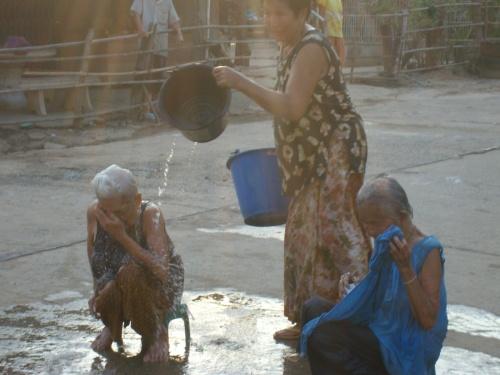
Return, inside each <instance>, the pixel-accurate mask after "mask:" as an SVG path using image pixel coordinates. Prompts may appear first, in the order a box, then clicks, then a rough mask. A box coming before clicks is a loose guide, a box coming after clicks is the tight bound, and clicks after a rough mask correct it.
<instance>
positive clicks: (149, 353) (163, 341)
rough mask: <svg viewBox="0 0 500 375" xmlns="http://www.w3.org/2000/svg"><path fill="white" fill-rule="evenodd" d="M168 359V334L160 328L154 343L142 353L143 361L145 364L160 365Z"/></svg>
mask: <svg viewBox="0 0 500 375" xmlns="http://www.w3.org/2000/svg"><path fill="white" fill-rule="evenodd" d="M168 359H169V355H168V332H167V331H166V330H165V328H163V327H162V328H161V332H160V334H159V335H158V338H157V339H156V341H154V342H153V343H152V344H151V346H150V347H149V348H148V349H147V350H146V352H145V353H144V357H143V361H144V362H145V363H160V362H167V361H168Z"/></svg>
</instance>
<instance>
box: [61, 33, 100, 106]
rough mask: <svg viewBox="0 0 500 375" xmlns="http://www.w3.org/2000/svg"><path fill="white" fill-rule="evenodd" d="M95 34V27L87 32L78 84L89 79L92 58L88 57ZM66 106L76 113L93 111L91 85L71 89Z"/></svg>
mask: <svg viewBox="0 0 500 375" xmlns="http://www.w3.org/2000/svg"><path fill="white" fill-rule="evenodd" d="M94 36H95V31H94V29H90V30H89V32H88V33H87V36H86V38H85V44H84V46H83V53H82V62H81V64H80V76H79V77H78V79H77V81H76V83H77V84H83V83H85V81H86V80H87V73H88V71H89V66H90V60H89V59H87V57H88V56H89V55H90V54H91V51H92V40H93V39H94ZM66 108H67V109H68V110H72V111H73V112H76V113H82V112H92V111H93V110H94V108H93V106H92V102H91V100H90V90H89V87H88V86H85V87H81V86H78V87H76V88H75V89H73V90H71V92H70V94H69V96H68V99H67V101H66Z"/></svg>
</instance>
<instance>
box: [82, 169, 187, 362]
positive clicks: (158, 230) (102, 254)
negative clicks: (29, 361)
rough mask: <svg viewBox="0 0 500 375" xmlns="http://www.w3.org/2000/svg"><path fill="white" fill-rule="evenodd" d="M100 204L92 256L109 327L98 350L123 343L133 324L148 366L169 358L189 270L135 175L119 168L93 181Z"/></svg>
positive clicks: (95, 308) (98, 307)
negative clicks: (174, 311) (170, 315)
mask: <svg viewBox="0 0 500 375" xmlns="http://www.w3.org/2000/svg"><path fill="white" fill-rule="evenodd" d="M92 184H93V186H94V188H95V193H96V197H97V200H96V201H95V202H93V203H92V204H91V205H90V207H89V208H88V211H87V231H88V237H87V252H88V257H89V262H90V266H91V269H92V275H93V277H94V296H93V297H92V298H91V299H90V301H89V306H90V309H91V311H92V313H93V314H94V315H95V316H96V317H98V318H100V319H101V320H102V322H103V323H104V325H105V327H104V329H103V331H102V332H101V334H100V335H99V336H98V337H97V338H96V339H95V341H94V342H93V343H92V348H93V349H94V350H96V351H104V350H108V349H110V348H111V344H112V343H113V341H114V342H116V343H117V344H118V346H119V347H121V346H122V345H123V342H122V327H123V326H124V325H127V324H129V323H130V324H131V326H132V328H133V329H134V330H135V331H136V332H137V333H139V334H140V335H141V337H142V344H143V347H142V354H143V359H144V361H145V362H163V361H166V360H167V359H168V332H167V331H166V328H165V327H164V325H163V324H162V321H163V319H164V317H165V314H166V313H167V312H168V311H169V309H171V308H172V307H174V306H175V305H176V304H177V303H179V302H180V299H181V296H182V291H183V285H184V269H183V265H182V260H181V258H180V256H179V255H177V254H175V252H174V246H173V244H172V241H171V240H170V238H169V236H168V234H167V232H166V229H165V219H164V217H163V214H162V212H161V210H160V209H159V208H158V207H157V206H156V205H155V204H153V203H151V202H147V201H143V200H142V196H141V194H140V193H139V192H138V190H137V183H136V180H135V178H134V176H133V175H132V173H131V172H130V171H128V170H126V169H123V168H120V167H118V166H117V165H111V166H110V167H108V168H106V169H104V170H103V171H101V172H99V173H98V174H97V175H96V176H95V177H94V179H93V181H92Z"/></svg>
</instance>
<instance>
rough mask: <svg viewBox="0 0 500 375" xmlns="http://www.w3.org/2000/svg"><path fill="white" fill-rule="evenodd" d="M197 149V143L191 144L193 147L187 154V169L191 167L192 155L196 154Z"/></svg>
mask: <svg viewBox="0 0 500 375" xmlns="http://www.w3.org/2000/svg"><path fill="white" fill-rule="evenodd" d="M197 147H198V142H193V145H192V146H191V151H190V152H189V157H188V169H190V168H191V166H192V165H193V159H194V154H195V153H196V148H197Z"/></svg>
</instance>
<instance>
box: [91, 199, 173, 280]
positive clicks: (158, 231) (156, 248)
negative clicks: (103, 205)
mask: <svg viewBox="0 0 500 375" xmlns="http://www.w3.org/2000/svg"><path fill="white" fill-rule="evenodd" d="M155 210H158V212H159V222H160V223H162V224H163V225H164V223H165V221H164V220H163V216H162V215H161V211H160V210H159V208H157V207H155ZM155 210H152V209H146V210H145V212H144V217H143V225H144V232H145V235H146V241H147V243H148V246H150V247H151V251H148V250H146V249H144V248H142V246H140V245H139V244H138V243H137V242H136V241H135V240H134V239H133V238H132V237H130V236H129V235H128V234H127V232H126V231H125V226H124V225H123V223H122V221H121V220H120V219H118V218H117V217H116V216H115V215H113V214H109V213H106V212H104V211H103V210H101V209H100V208H97V209H96V216H97V220H99V224H100V225H101V226H102V227H103V229H104V230H105V231H106V232H108V233H109V234H110V235H111V236H112V237H113V238H114V239H115V240H116V241H118V242H119V243H120V244H121V245H122V246H123V248H124V249H125V251H127V252H128V254H129V255H130V256H132V257H133V258H134V260H136V261H137V262H138V263H139V264H142V265H143V266H144V267H146V268H147V269H148V270H149V271H150V272H151V274H152V275H153V276H154V277H156V278H157V279H159V280H160V281H164V280H166V278H167V275H168V270H167V267H166V265H167V264H168V259H166V257H167V256H168V255H167V254H168V252H167V249H168V246H170V243H169V241H168V240H167V238H168V237H167V235H166V232H165V227H164V226H163V227H162V226H161V225H156V222H155V218H156V211H155Z"/></svg>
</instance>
